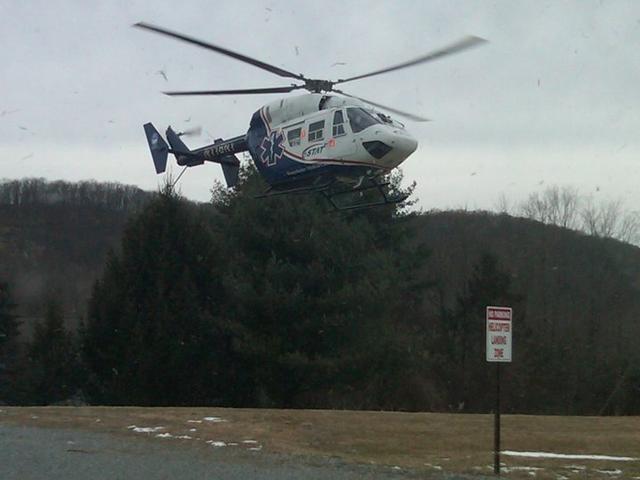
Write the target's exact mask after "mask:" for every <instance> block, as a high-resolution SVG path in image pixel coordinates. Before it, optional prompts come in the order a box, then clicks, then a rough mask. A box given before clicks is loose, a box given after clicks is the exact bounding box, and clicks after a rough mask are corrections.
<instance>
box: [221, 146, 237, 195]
mask: <svg viewBox="0 0 640 480" xmlns="http://www.w3.org/2000/svg"><path fill="white" fill-rule="evenodd" d="M220 164H221V165H222V173H224V179H225V180H226V182H227V187H229V188H231V187H235V186H236V184H237V183H238V173H239V172H240V160H238V157H236V156H235V155H231V154H230V155H225V156H224V157H222V158H221V159H220Z"/></svg>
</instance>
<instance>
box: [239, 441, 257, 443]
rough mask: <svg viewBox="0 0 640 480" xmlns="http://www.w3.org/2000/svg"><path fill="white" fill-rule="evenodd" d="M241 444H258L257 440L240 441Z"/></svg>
mask: <svg viewBox="0 0 640 480" xmlns="http://www.w3.org/2000/svg"><path fill="white" fill-rule="evenodd" d="M242 443H258V441H257V440H242Z"/></svg>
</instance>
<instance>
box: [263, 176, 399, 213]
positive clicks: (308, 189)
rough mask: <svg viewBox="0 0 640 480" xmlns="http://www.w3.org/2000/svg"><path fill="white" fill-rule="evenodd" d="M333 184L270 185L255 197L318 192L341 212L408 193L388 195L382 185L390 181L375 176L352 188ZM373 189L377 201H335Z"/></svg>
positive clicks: (392, 201) (395, 199) (380, 203)
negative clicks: (376, 193)
mask: <svg viewBox="0 0 640 480" xmlns="http://www.w3.org/2000/svg"><path fill="white" fill-rule="evenodd" d="M366 182H369V183H370V184H369V185H363V184H364V183H366ZM334 185H336V181H334V180H332V181H330V182H327V183H323V184H320V185H311V186H304V187H296V188H289V189H286V190H274V189H273V188H271V187H270V188H268V189H267V190H265V192H264V193H262V194H261V195H257V196H256V197H255V198H266V197H275V196H279V195H290V194H291V195H304V194H310V193H320V194H322V196H323V197H324V198H326V199H327V201H328V202H329V203H330V204H331V207H332V208H333V210H334V211H340V212H343V211H348V210H362V209H365V208H371V207H380V206H384V205H394V204H396V203H400V202H404V201H405V200H406V199H407V197H408V195H401V196H398V197H390V196H389V195H387V192H385V189H384V187H387V186H389V185H390V183H389V182H383V183H378V182H377V181H376V179H375V178H368V179H366V181H364V182H363V181H361V182H359V183H358V184H357V186H356V187H354V188H346V189H343V190H338V191H332V190H331V187H333V186H334ZM373 190H375V191H377V192H378V193H379V195H380V197H379V198H380V200H379V201H375V202H366V203H355V204H350V205H346V206H345V205H342V204H341V203H340V202H339V201H338V202H336V201H335V200H337V199H339V198H340V197H343V196H347V195H354V194H360V196H363V195H364V193H365V192H368V191H373Z"/></svg>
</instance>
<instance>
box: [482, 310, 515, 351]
mask: <svg viewBox="0 0 640 480" xmlns="http://www.w3.org/2000/svg"><path fill="white" fill-rule="evenodd" d="M512 316H513V311H512V310H511V308H510V307H487V362H510V361H511V333H512V331H513V323H512V322H511V319H512Z"/></svg>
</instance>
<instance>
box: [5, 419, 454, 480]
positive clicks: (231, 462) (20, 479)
mask: <svg viewBox="0 0 640 480" xmlns="http://www.w3.org/2000/svg"><path fill="white" fill-rule="evenodd" d="M174 478H175V479H180V480H196V479H198V480H200V479H203V480H204V479H215V480H240V479H243V480H244V479H255V480H289V479H291V480H294V479H295V480H329V479H331V480H356V479H381V480H387V479H395V480H401V479H406V478H425V477H424V476H423V475H419V474H417V473H415V472H407V471H398V470H393V469H390V468H388V467H368V466H359V465H347V464H344V463H342V462H341V461H339V460H332V459H301V458H296V457H287V456H281V455H268V454H265V453H263V452H243V453H241V454H233V453H231V452H230V451H229V450H223V449H213V448H190V447H186V446H180V445H177V444H176V443H173V442H171V443H170V442H161V441H158V440H150V439H128V438H122V437H118V436H113V435H109V434H101V433H92V432H84V431H80V430H63V429H50V428H36V427H20V426H7V425H0V479H3V480H41V479H42V480H44V479H47V480H50V479H53V480H55V479H65V480H81V479H82V480H85V479H92V480H102V479H104V480H107V479H108V480H128V479H152V480H155V479H163V480H164V479H167V480H169V479H174ZM429 478H438V479H439V480H444V479H449V480H453V479H459V478H463V477H458V476H456V477H453V476H448V475H438V476H437V477H429Z"/></svg>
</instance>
